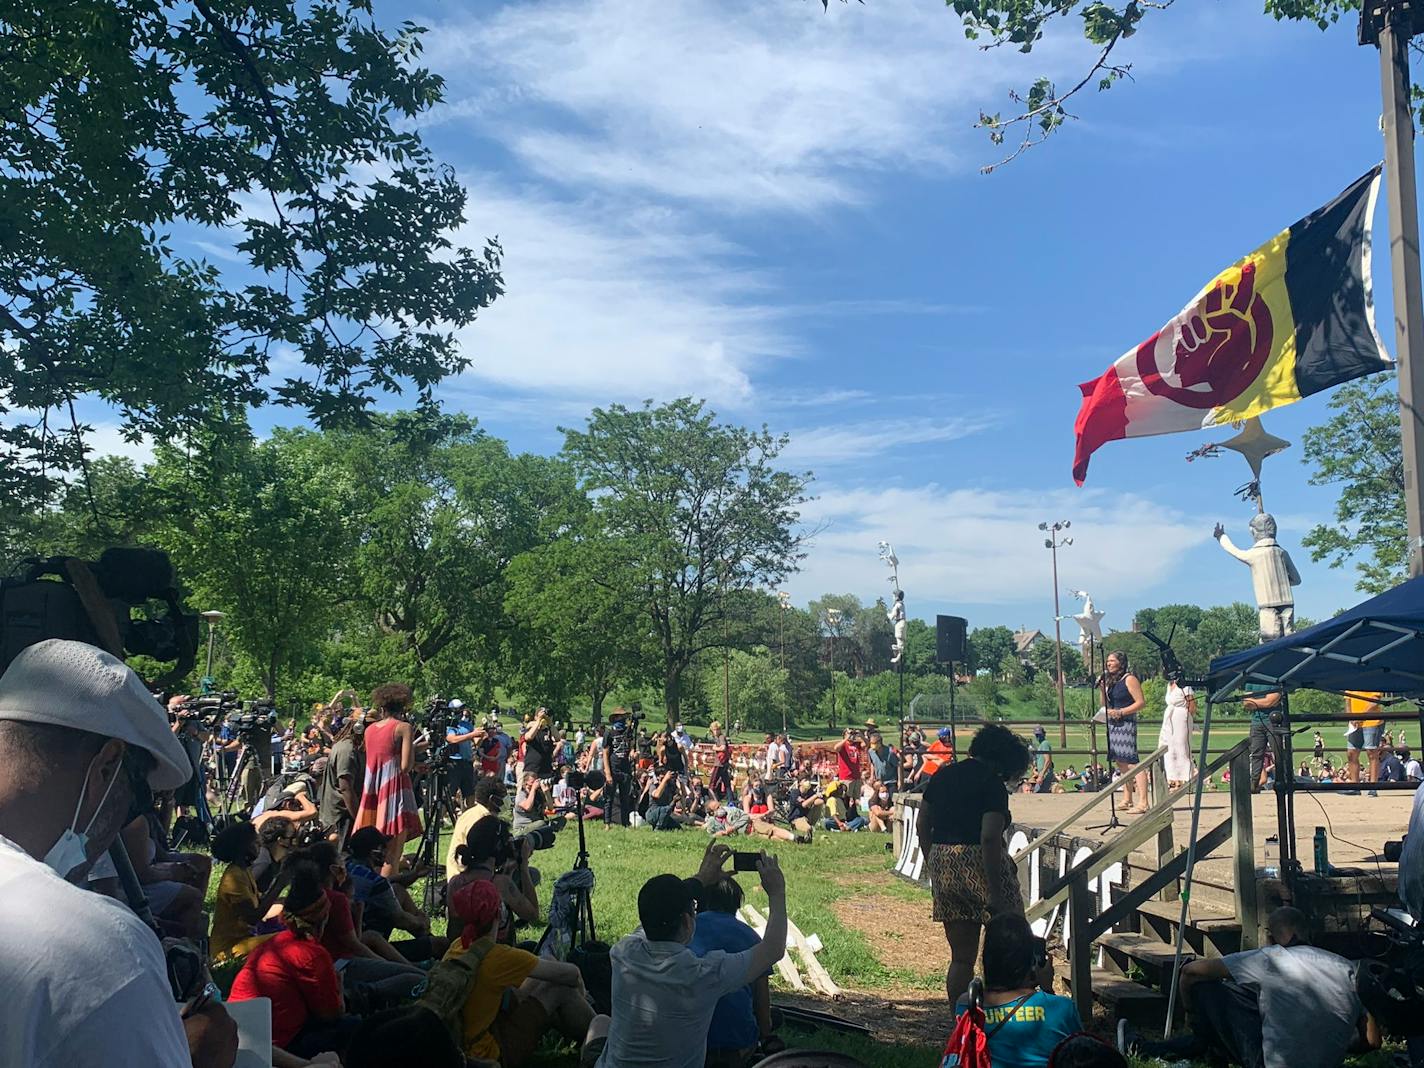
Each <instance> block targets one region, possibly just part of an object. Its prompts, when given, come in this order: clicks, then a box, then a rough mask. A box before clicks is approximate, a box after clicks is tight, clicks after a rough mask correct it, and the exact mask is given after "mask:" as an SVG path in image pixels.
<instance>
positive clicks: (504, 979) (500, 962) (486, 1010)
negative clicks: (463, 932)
mask: <svg viewBox="0 0 1424 1068" xmlns="http://www.w3.org/2000/svg"><path fill="white" fill-rule="evenodd" d="M464 953H465V947H464V945H462V944H461V942H460V939H458V938H456V939H455V940H454V941H453V942H451V943H450V948H449V949H448V950H447V951H446V953H445V959H446V960H454V959H455V958H456V957H460V956H463V955H464ZM538 963H539V958H538V957H536V956H534V954H533V953H530V952H528V951H527V950H523V949H515V948H514V947H513V946H502V945H498V944H496V945H493V946H491V947H490V951H489V952H488V953H486V954H485V959H484V960H483V961H481V962H480V970H479V974H478V975H477V976H476V977H475V985H474V986H473V987H472V988H471V990H470V997H469V1000H467V1001H466V1002H465V1013H464V1025H465V1040H464V1047H465V1055H466V1056H467V1057H480V1058H482V1059H484V1060H489V1061H497V1060H499V1056H500V1050H499V1042H498V1041H497V1040H496V1039H495V1037H494V1035H492V1034H490V1027H491V1025H492V1024H493V1023H494V1018H495V1017H496V1016H498V1015H499V1006H500V1003H501V1002H502V1001H503V999H504V992H505V990H507V989H508V988H509V987H512V986H518V985H519V984H520V983H522V982H524V980H526V979H528V978H529V973H530V972H532V971H533V970H534V966H535V965H537V964H538Z"/></svg>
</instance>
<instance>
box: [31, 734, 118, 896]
mask: <svg viewBox="0 0 1424 1068" xmlns="http://www.w3.org/2000/svg"><path fill="white" fill-rule="evenodd" d="M98 759H99V754H98V753H95V754H94V759H93V760H90V761H89V767H88V768H87V769H86V770H85V772H84V786H81V787H80V789H79V801H78V802H77V803H76V804H75V806H74V816H73V817H72V818H71V819H70V821H69V824H70V825H69V826H68V827H66V828H65V830H64V833H63V834H61V835H60V836H59V840H58V841H56V842H55V843H54V845H52V846H50V847H49V852H48V853H46V854H45V855H44V863H45V865H46V866H47V867H48V868H49V869H50V870H51V871H53V872H54V873H55V874H56V875H58V876H59V877H60V878H61V879H64V878H67V877H68V876H69V873H70V872H72V871H73V870H74V869H75V868H77V867H79V865H81V864H83V863H84V862H85V861H86V860H88V859H89V832H90V831H91V830H93V828H94V821H95V820H96V819H98V818H99V813H100V812H103V811H104V803H105V802H106V801H108V800H109V793H110V791H112V790H113V788H114V783H116V782H118V781H119V769H117V768H115V769H114V775H113V777H112V778H111V779H109V785H108V786H107V787H105V788H104V796H103V797H101V798H99V807H98V808H96V809H95V810H94V815H92V816H90V817H89V823H88V825H87V826H85V828H84V830H82V831H76V830H75V829H74V824H75V823H77V822H78V821H79V810H80V809H81V808H83V807H84V793H85V789H84V787H87V786H88V785H89V773H90V772H91V771H93V770H94V760H98Z"/></svg>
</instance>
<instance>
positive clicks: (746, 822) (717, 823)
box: [702, 797, 811, 845]
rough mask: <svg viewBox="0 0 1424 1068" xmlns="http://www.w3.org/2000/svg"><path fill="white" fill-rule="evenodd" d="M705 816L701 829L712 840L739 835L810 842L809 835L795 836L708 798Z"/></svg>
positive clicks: (713, 798) (803, 842)
mask: <svg viewBox="0 0 1424 1068" xmlns="http://www.w3.org/2000/svg"><path fill="white" fill-rule="evenodd" d="M706 809H707V815H706V817H705V818H704V819H703V821H702V829H703V830H704V831H706V832H707V833H708V834H710V835H711V836H712V837H713V838H732V837H735V836H736V835H739V834H755V835H758V836H759V837H762V838H767V839H771V838H775V839H777V840H779V841H782V842H797V843H799V844H803V845H804V844H805V843H807V842H809V841H811V836H810V834H796V833H793V832H792V831H788V830H787V829H786V828H785V827H778V826H776V824H774V823H767V822H766V820H762V819H756V818H755V817H753V816H748V815H747V814H746V813H745V812H743V811H742V810H741V809H739V808H736V807H734V806H732V805H729V804H726V803H725V802H722V801H719V800H717V798H715V797H709V798H708V799H707V804H706Z"/></svg>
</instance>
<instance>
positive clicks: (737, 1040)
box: [687, 912, 771, 1050]
mask: <svg viewBox="0 0 1424 1068" xmlns="http://www.w3.org/2000/svg"><path fill="white" fill-rule="evenodd" d="M760 944H761V939H760V938H758V937H757V933H756V932H755V931H753V930H752V929H751V928H750V927H748V926H747V925H746V924H744V923H743V922H742V921H741V920H739V919H737V918H736V917H735V916H729V915H727V914H726V913H725V912H699V913H698V914H697V928H696V930H694V931H693V932H692V942H691V943H690V944H689V945H688V947H687V948H688V949H690V950H692V953H693V955H694V956H697V957H705V956H707V954H708V953H710V952H711V951H712V950H714V949H721V950H725V951H726V952H728V953H741V952H743V951H745V950H748V949H751V948H752V947H753V946H756V945H760ZM770 974H771V973H770V972H767V975H770ZM759 1041H761V1035H760V1033H759V1032H758V1031H757V1022H756V1011H755V1009H754V1008H753V1007H752V988H751V987H750V986H744V987H742V988H741V989H739V990H733V991H732V992H731V993H730V994H723V995H722V997H721V999H720V1000H719V1001H718V1002H717V1008H716V1009H714V1010H713V1012H712V1023H711V1025H710V1026H709V1027H708V1028H707V1048H708V1049H709V1050H714V1049H748V1048H750V1047H752V1046H755V1045H756V1044H757V1043H758V1042H759Z"/></svg>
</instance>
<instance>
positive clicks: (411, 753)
mask: <svg viewBox="0 0 1424 1068" xmlns="http://www.w3.org/2000/svg"><path fill="white" fill-rule="evenodd" d="M412 700H413V697H412V694H411V692H410V687H409V686H406V685H405V684H404V683H399V682H388V683H385V684H384V685H382V686H378V687H376V690H375V692H374V693H373V694H372V695H371V703H372V704H373V705H374V706H375V707H376V711H377V714H378V715H379V716H380V717H381V718H380V719H378V720H377V721H376V722H375V723H369V724H367V726H366V783H365V788H364V789H363V790H362V791H361V809H360V811H359V812H357V814H356V830H360V829H361V828H362V827H375V828H376V829H377V830H378V831H380V832H381V833H382V834H384V835H385V836H386V862H385V863H384V864H383V865H382V866H381V874H382V875H384V876H385V877H386V878H387V879H389V878H391V877H392V876H394V875H398V874H399V873H400V859H401V854H402V853H404V852H405V844H406V842H408V841H409V840H410V839H412V838H418V837H419V836H420V832H421V823H420V810H419V808H417V807H416V803H415V789H414V787H413V786H412V785H411V781H410V772H411V769H412V768H413V767H414V766H415V728H414V727H412V726H411V725H410V724H409V723H408V722H406V718H405V717H406V715H407V714H408V713H409V711H410V706H411V701H412Z"/></svg>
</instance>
